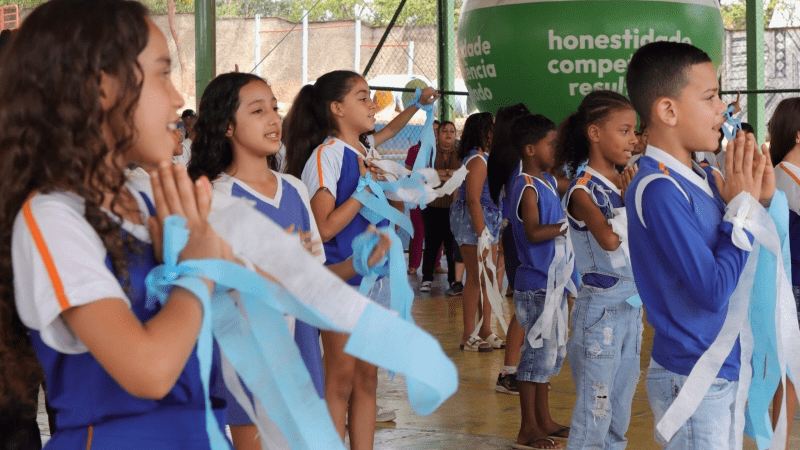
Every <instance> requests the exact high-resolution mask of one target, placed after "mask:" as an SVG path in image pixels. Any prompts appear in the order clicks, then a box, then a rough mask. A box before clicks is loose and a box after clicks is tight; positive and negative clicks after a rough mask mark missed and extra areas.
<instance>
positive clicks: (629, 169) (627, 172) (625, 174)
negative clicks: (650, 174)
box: [620, 166, 639, 202]
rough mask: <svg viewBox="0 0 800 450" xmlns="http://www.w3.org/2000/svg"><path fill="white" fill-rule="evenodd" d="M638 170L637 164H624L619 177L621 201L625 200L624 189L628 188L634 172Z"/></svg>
mask: <svg viewBox="0 0 800 450" xmlns="http://www.w3.org/2000/svg"><path fill="white" fill-rule="evenodd" d="M638 171H639V166H625V169H623V170H622V173H621V174H620V177H622V189H621V191H622V192H621V195H622V201H623V202H624V201H625V191H626V190H628V186H629V185H630V184H631V181H632V180H633V177H634V175H636V172H638Z"/></svg>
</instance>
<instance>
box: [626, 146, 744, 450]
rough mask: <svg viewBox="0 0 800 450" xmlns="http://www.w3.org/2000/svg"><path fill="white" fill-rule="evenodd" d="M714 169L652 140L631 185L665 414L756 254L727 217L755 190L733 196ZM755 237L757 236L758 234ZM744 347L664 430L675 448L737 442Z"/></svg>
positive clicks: (633, 251) (635, 246)
mask: <svg viewBox="0 0 800 450" xmlns="http://www.w3.org/2000/svg"><path fill="white" fill-rule="evenodd" d="M712 170H713V169H711V168H710V167H705V168H701V167H700V166H699V165H697V164H696V163H692V167H691V168H689V167H687V166H685V165H683V164H682V163H681V162H680V161H678V160H677V159H675V158H674V157H673V156H671V155H670V154H668V153H666V152H664V151H663V150H661V149H659V148H656V147H653V146H652V145H650V146H648V147H647V150H646V152H645V156H643V157H642V158H641V159H639V171H638V173H637V175H636V177H634V179H633V181H632V182H631V184H630V185H629V186H628V189H627V190H626V194H625V208H626V209H627V214H628V239H629V243H630V256H631V265H632V268H633V275H634V279H635V280H636V287H637V289H638V291H639V295H640V296H641V299H642V302H643V304H644V308H645V309H646V310H647V321H648V322H649V323H650V324H651V325H652V326H653V329H654V335H653V348H652V351H651V362H650V367H649V369H648V375H647V391H648V397H649V400H650V406H651V408H652V410H653V415H654V416H655V422H656V423H658V422H659V420H661V417H663V416H664V414H665V413H666V411H667V409H668V408H669V406H670V405H671V404H672V402H674V400H675V398H676V396H677V392H679V391H680V389H681V388H682V386H683V383H684V382H685V380H686V378H687V376H688V375H689V373H690V372H691V371H692V369H693V368H694V366H695V365H696V363H697V361H698V359H699V358H700V357H701V356H702V355H703V354H704V353H705V352H706V350H708V348H709V347H710V346H711V344H712V343H713V342H714V341H715V339H716V338H717V336H718V334H719V332H720V330H721V329H722V325H723V323H724V322H725V319H726V317H727V314H728V304H729V300H730V297H731V294H732V293H733V291H734V289H735V288H736V285H737V284H738V282H739V277H740V276H741V274H742V271H743V269H744V266H745V263H746V261H747V257H748V256H749V254H750V252H749V251H747V250H743V249H741V248H739V247H738V246H737V245H736V244H734V242H733V238H732V230H733V224H732V223H731V222H730V221H729V220H728V219H727V218H726V219H725V220H723V218H724V217H725V215H726V212H728V211H738V209H739V204H740V202H742V201H744V202H753V203H755V200H754V199H753V198H752V197H750V196H749V195H748V194H746V193H743V194H740V197H737V198H736V199H733V200H732V201H731V203H730V204H728V205H726V204H725V202H724V201H723V200H722V197H720V194H719V190H718V189H717V186H716V182H715V180H714V177H713V176H712ZM753 207H757V206H753ZM747 238H748V239H749V240H750V243H751V244H752V241H753V238H752V235H750V234H749V233H748V234H747ZM740 353H741V350H740V345H739V340H738V339H737V340H736V342H735V344H734V345H733V347H732V349H731V351H730V353H729V354H728V356H727V357H726V359H725V360H724V362H723V364H722V367H721V368H720V370H719V373H718V374H717V375H716V379H715V380H714V382H713V384H712V385H711V388H710V389H709V391H708V392H707V393H706V396H705V397H704V398H703V400H702V401H701V403H700V406H699V407H698V409H697V410H696V411H695V413H694V414H693V415H692V418H691V420H690V421H688V422H686V423H684V424H683V426H682V427H681V428H680V429H679V430H678V432H677V434H675V436H673V438H672V440H671V441H670V442H669V443H666V442H665V441H664V440H663V439H662V438H661V436H660V435H658V433H657V436H656V437H657V440H658V441H659V442H660V443H661V444H664V445H665V448H669V449H672V448H675V449H682V448H688V447H689V446H691V445H701V446H703V447H704V448H728V446H731V445H733V442H735V441H734V440H732V439H734V430H733V428H734V427H733V417H732V416H733V411H734V407H735V400H736V398H735V397H736V390H737V384H738V383H737V381H738V379H739V368H740ZM728 431H730V433H727V432H728ZM698 439H703V440H702V441H698ZM698 442H700V443H699V444H698Z"/></svg>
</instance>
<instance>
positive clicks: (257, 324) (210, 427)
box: [146, 216, 458, 450]
mask: <svg viewBox="0 0 800 450" xmlns="http://www.w3.org/2000/svg"><path fill="white" fill-rule="evenodd" d="M185 223H186V220H185V219H183V218H181V217H178V216H170V217H168V218H167V220H166V221H165V224H164V261H165V264H164V265H161V266H158V267H156V268H154V269H153V270H152V271H151V272H150V273H149V274H148V276H147V279H146V284H147V289H148V304H149V305H152V304H154V302H155V301H158V302H160V303H161V304H163V303H165V302H166V300H167V298H168V296H169V293H170V291H171V289H172V286H182V287H184V288H186V289H188V290H189V291H191V292H192V293H194V294H195V295H196V296H197V297H198V299H199V300H200V301H201V302H202V305H203V320H202V325H201V330H200V334H199V336H198V342H197V356H198V360H199V362H200V375H201V381H202V384H203V392H204V396H205V404H206V431H207V433H208V436H209V441H210V444H211V448H212V449H214V450H218V449H223V448H224V449H228V448H230V446H229V444H228V442H227V440H226V439H225V438H224V436H223V435H222V433H221V431H220V429H219V427H218V426H217V422H216V418H215V416H214V414H213V412H212V409H211V402H210V392H209V383H210V373H211V361H212V352H213V341H214V338H216V340H217V342H218V343H219V345H220V348H221V350H222V352H223V353H224V354H225V356H226V357H227V358H228V360H229V361H230V362H231V364H232V365H233V367H234V369H235V370H236V372H237V374H238V375H239V376H240V377H241V378H242V381H244V384H245V385H246V386H247V387H248V388H249V389H250V391H251V392H252V393H253V396H254V399H256V400H258V402H260V403H261V405H264V406H265V409H266V410H267V411H268V413H269V416H270V419H271V420H272V421H274V423H275V424H276V425H277V426H278V428H279V429H280V430H281V432H282V433H283V435H284V437H285V439H286V442H287V443H288V444H289V446H290V447H291V448H292V449H300V450H311V449H319V448H326V449H327V448H330V449H343V448H344V446H343V444H342V442H341V440H340V438H339V436H338V433H337V432H336V429H335V428H334V426H333V423H332V422H331V420H330V416H329V414H328V410H327V407H326V405H325V402H324V401H323V400H322V399H320V398H319V397H318V396H317V395H316V390H315V389H314V386H313V382H312V381H311V377H310V376H309V374H308V371H307V370H306V368H305V366H304V365H303V362H302V358H301V356H300V353H299V350H298V349H297V347H296V345H295V344H294V341H293V339H292V337H291V335H290V334H289V330H288V328H287V326H286V322H285V319H284V315H285V314H288V315H292V316H295V317H297V318H298V319H300V320H302V321H303V322H306V323H308V324H309V325H311V326H315V327H317V328H320V329H325V330H333V331H338V332H342V331H344V330H339V329H337V328H336V327H334V326H333V325H332V323H331V321H330V320H328V319H327V318H326V317H325V316H323V315H321V314H320V313H318V312H317V311H316V310H314V309H312V308H311V307H309V306H308V305H306V304H304V303H302V302H300V301H299V300H297V299H295V298H294V297H293V296H292V295H291V294H289V293H288V292H287V291H285V290H284V289H283V288H281V287H279V286H278V285H276V284H274V283H272V282H270V281H268V280H266V279H264V278H263V277H261V276H260V275H258V274H256V273H255V272H252V271H250V270H248V269H245V268H244V267H242V266H240V265H237V264H234V263H231V262H228V261H222V260H189V261H183V262H181V263H178V255H179V253H180V251H181V250H182V249H183V247H184V246H185V245H186V242H187V241H188V231H187V230H186V229H185ZM394 245H395V244H394V242H393V251H394V250H395V247H394ZM373 246H374V244H373ZM357 250H358V253H359V254H364V252H365V250H364V249H363V248H358V249H357ZM400 255H402V249H400ZM403 264H404V263H403ZM404 268H405V267H404V266H403V267H400V269H401V271H402V270H403V269H404ZM362 269H363V267H362ZM367 269H369V268H367ZM389 270H390V273H393V272H394V271H395V270H397V269H396V268H394V267H393V266H391V265H390V269H389ZM199 277H203V278H206V279H209V280H211V281H213V282H214V283H215V290H214V294H213V298H212V297H211V296H209V295H208V288H207V286H206V285H205V283H204V282H203V281H201V280H200V279H199ZM397 278H398V279H401V280H402V279H403V277H397ZM406 284H407V283H406ZM408 289H409V291H410V287H408ZM231 290H235V291H237V293H238V294H237V295H236V296H234V297H238V298H232V296H231V295H229V293H228V292H229V291H231ZM412 298H413V293H412ZM406 308H407V311H408V312H409V314H408V315H409V316H410V305H409V306H407V307H406ZM265 330H269V332H265ZM364 339H367V340H366V341H364ZM345 351H346V352H348V353H349V354H351V355H352V356H354V357H356V358H358V359H361V360H364V361H367V362H370V363H372V364H374V365H376V366H379V367H384V368H387V369H390V370H392V371H395V372H399V373H403V374H405V376H406V379H407V382H408V387H409V389H408V395H409V402H410V403H411V406H412V407H413V408H414V409H415V411H417V412H418V413H420V414H429V413H430V412H432V411H434V410H435V409H436V408H438V407H439V405H441V403H442V402H444V400H446V399H447V398H448V397H449V396H451V395H452V394H453V393H455V391H456V388H457V386H458V374H457V372H456V369H455V365H454V364H453V363H452V361H450V360H449V359H448V358H447V357H446V356H445V354H444V352H443V351H442V349H441V346H439V344H438V342H437V341H436V340H435V339H434V338H433V337H431V336H430V335H429V334H427V333H425V332H424V331H422V330H421V329H419V328H418V327H416V326H414V325H413V324H411V323H410V322H408V321H406V320H403V319H401V318H398V317H395V316H394V315H392V314H391V313H389V312H388V311H386V310H385V309H383V308H381V307H380V306H378V305H375V304H369V305H368V306H367V308H365V310H364V312H363V313H362V315H361V318H360V319H359V322H358V324H357V325H356V327H355V329H354V330H353V333H352V335H351V338H350V339H349V340H348V343H347V347H346V348H345ZM432 368H435V370H431V369H432Z"/></svg>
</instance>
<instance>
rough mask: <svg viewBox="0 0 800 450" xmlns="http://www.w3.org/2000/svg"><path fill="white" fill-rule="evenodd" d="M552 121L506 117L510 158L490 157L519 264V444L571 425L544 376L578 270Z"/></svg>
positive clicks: (551, 441) (548, 444)
mask: <svg viewBox="0 0 800 450" xmlns="http://www.w3.org/2000/svg"><path fill="white" fill-rule="evenodd" d="M555 128H556V126H555V124H554V123H553V122H552V121H551V120H549V119H547V118H546V117H544V116H542V115H540V114H537V115H527V116H522V117H519V118H517V119H515V120H514V122H512V124H511V141H512V142H513V147H512V148H508V149H497V150H498V151H503V150H506V151H513V152H515V153H516V155H517V157H516V158H493V163H494V162H497V164H498V167H495V166H494V164H493V166H492V169H491V171H490V172H489V173H490V176H491V177H492V184H493V185H495V183H497V180H503V181H500V184H501V185H505V190H506V195H507V198H508V204H509V206H510V208H509V214H508V220H509V224H510V226H511V230H512V232H513V234H514V243H515V244H516V247H517V255H518V256H519V261H520V266H519V268H518V269H517V273H516V277H515V279H514V290H515V291H514V308H515V311H516V315H517V321H518V322H519V326H520V327H522V328H524V329H525V340H524V344H523V350H522V356H521V358H520V362H519V367H518V369H517V382H518V387H519V395H520V399H519V400H520V407H521V410H522V424H521V426H520V430H519V434H518V435H517V441H516V443H515V444H513V445H512V447H514V448H520V449H532V448H541V449H552V448H561V444H560V443H558V442H556V440H565V439H566V438H567V437H568V436H569V428H567V427H564V426H563V425H560V424H558V423H556V422H555V421H554V420H553V419H552V417H551V416H550V407H549V401H548V396H549V392H548V391H549V386H548V381H549V380H550V377H552V376H554V375H557V374H558V373H559V372H560V370H561V365H562V364H563V362H564V357H565V356H566V352H567V350H566V343H567V292H568V291H572V292H573V293H574V287H575V282H576V281H577V280H576V273H575V267H574V261H573V259H572V252H571V250H570V246H569V245H568V241H567V236H566V233H567V226H566V224H565V223H564V222H565V220H566V219H565V217H564V209H563V208H562V206H561V201H560V198H559V195H558V190H557V181H556V179H555V177H553V176H552V175H551V174H550V173H548V171H549V170H551V169H552V167H553V166H554V162H553V153H554V150H553V142H554V140H555V137H556V131H555Z"/></svg>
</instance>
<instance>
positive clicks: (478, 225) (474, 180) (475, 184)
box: [465, 158, 486, 236]
mask: <svg viewBox="0 0 800 450" xmlns="http://www.w3.org/2000/svg"><path fill="white" fill-rule="evenodd" d="M467 170H469V173H468V174H467V179H466V183H467V189H466V191H467V195H466V196H467V198H466V199H465V200H466V204H467V210H468V211H469V216H470V218H471V219H472V226H473V227H474V228H475V234H477V235H478V236H480V235H481V233H482V232H483V229H484V228H485V227H486V224H485V222H484V220H483V208H482V207H481V194H482V193H483V184H484V183H485V182H486V164H485V163H484V161H482V160H481V159H480V158H472V161H470V162H469V163H467Z"/></svg>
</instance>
